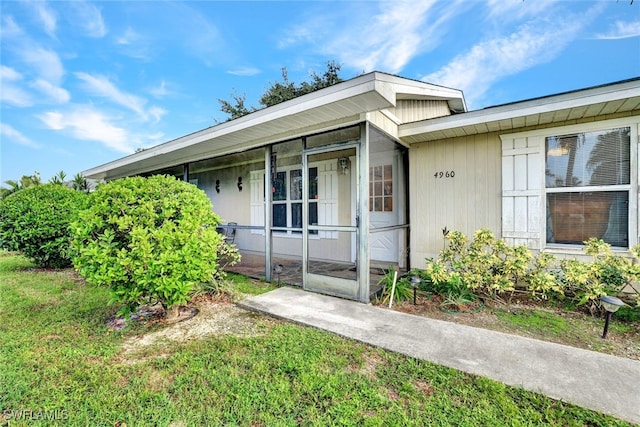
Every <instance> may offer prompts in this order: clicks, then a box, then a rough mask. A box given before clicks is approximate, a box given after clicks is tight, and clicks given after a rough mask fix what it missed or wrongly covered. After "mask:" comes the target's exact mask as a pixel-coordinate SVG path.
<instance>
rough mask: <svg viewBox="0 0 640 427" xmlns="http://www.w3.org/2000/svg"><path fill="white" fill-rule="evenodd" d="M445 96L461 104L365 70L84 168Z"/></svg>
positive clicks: (305, 128)
mask: <svg viewBox="0 0 640 427" xmlns="http://www.w3.org/2000/svg"><path fill="white" fill-rule="evenodd" d="M411 97H413V98H415V99H445V100H447V101H448V102H449V103H450V106H451V109H452V110H464V108H465V107H464V98H463V96H462V92H460V91H457V90H454V89H448V88H444V87H440V86H434V85H430V84H427V83H423V82H418V81H414V80H408V79H403V78H400V77H397V76H392V75H389V74H384V73H377V72H374V73H369V74H366V75H363V76H360V77H357V78H355V79H351V80H348V81H346V82H343V83H340V84H337V85H335V86H331V87H328V88H325V89H322V90H319V91H316V92H313V93H310V94H308V95H304V96H301V97H299V98H295V99H293V100H290V101H286V102H283V103H281V104H278V105H275V106H273V107H269V108H265V109H263V110H259V111H256V112H254V113H252V114H248V115H246V116H244V117H241V118H239V119H236V120H232V121H228V122H225V123H222V124H219V125H217V126H213V127H210V128H207V129H204V130H201V131H199V132H196V133H193V134H190V135H186V136H183V137H180V138H178V139H175V140H172V141H169V142H166V143H164V144H161V145H158V146H156V147H153V148H150V149H148V150H145V151H142V152H138V153H135V154H132V155H130V156H127V157H124V158H121V159H118V160H115V161H112V162H110V163H106V164H104V165H101V166H97V167H95V168H92V169H89V170H87V171H85V172H84V173H83V174H84V175H85V176H86V177H88V178H93V179H115V178H120V177H124V176H129V175H134V174H139V173H144V172H150V171H154V170H158V169H162V168H166V167H170V166H175V165H179V164H183V163H187V162H192V161H196V160H201V159H204V158H210V157H217V156H222V155H225V154H230V153H235V152H241V151H246V150H250V149H253V148H258V147H261V146H264V145H266V144H269V143H272V142H277V141H283V140H286V139H292V138H296V137H300V136H302V135H306V134H310V133H314V132H318V131H322V130H325V129H330V128H336V127H340V126H346V125H349V124H353V123H357V122H359V121H361V120H362V114H364V113H367V112H371V111H377V110H381V109H384V108H389V107H392V106H395V104H396V100H397V99H404V98H411Z"/></svg>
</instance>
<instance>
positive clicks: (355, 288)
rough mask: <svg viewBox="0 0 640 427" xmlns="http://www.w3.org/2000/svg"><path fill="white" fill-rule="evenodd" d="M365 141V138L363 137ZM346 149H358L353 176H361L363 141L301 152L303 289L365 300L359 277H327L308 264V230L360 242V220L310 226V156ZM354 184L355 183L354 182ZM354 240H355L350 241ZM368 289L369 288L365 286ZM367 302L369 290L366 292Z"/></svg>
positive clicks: (358, 193) (358, 266)
mask: <svg viewBox="0 0 640 427" xmlns="http://www.w3.org/2000/svg"><path fill="white" fill-rule="evenodd" d="M361 139H362V137H361ZM345 149H355V152H356V154H355V159H356V161H355V162H354V163H355V164H354V163H352V165H351V168H352V173H355V174H356V175H357V176H360V173H359V172H360V167H359V162H358V159H359V158H360V151H361V143H360V142H347V143H339V144H331V145H327V146H322V147H314V148H309V149H307V148H303V151H302V182H303V183H304V184H303V194H302V288H303V289H304V290H308V291H313V292H319V293H323V294H327V295H334V296H340V297H343V298H349V299H354V300H361V301H362V295H363V292H362V286H366V285H368V281H367V282H366V283H362V280H360V275H359V274H358V273H356V279H355V280H351V279H345V278H339V277H331V276H325V275H321V274H315V273H310V272H309V269H308V265H309V231H317V232H320V231H325V232H349V233H353V234H355V236H356V237H355V241H356V242H359V241H360V236H361V235H362V233H361V227H360V224H359V221H358V220H357V216H356V221H355V224H353V221H352V224H351V225H348V226H347V225H335V224H323V225H318V224H316V225H310V224H309V157H310V156H312V155H316V154H323V153H331V152H336V151H343V150H345ZM351 181H352V182H353V180H351ZM355 195H356V205H359V204H360V203H359V201H360V198H361V195H360V191H359V185H358V179H356V191H355ZM349 241H350V242H351V241H353V239H349ZM355 265H356V270H357V272H358V271H359V270H360V268H361V266H360V265H359V258H358V257H357V256H356V259H355ZM366 287H367V288H368V286H366ZM367 299H368V289H367Z"/></svg>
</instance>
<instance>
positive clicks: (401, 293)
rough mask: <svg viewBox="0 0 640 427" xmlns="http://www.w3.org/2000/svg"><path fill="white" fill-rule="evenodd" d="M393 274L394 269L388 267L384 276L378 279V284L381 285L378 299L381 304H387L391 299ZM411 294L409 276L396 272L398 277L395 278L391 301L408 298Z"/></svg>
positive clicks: (411, 288) (411, 287)
mask: <svg viewBox="0 0 640 427" xmlns="http://www.w3.org/2000/svg"><path fill="white" fill-rule="evenodd" d="M394 274H395V270H394V269H393V268H391V267H389V269H388V270H387V271H385V273H384V276H383V277H382V278H381V279H380V280H379V281H378V285H379V286H380V287H381V289H380V297H379V300H380V302H381V303H382V304H388V303H389V300H390V299H391V290H392V288H393V276H394ZM412 295H413V286H412V285H411V282H410V281H409V278H408V277H406V276H402V277H401V276H400V273H398V277H397V278H396V287H395V290H394V292H393V302H401V301H406V300H409V299H411V298H412Z"/></svg>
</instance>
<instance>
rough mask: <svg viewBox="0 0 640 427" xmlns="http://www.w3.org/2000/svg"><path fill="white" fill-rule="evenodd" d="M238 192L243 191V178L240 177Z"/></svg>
mask: <svg viewBox="0 0 640 427" xmlns="http://www.w3.org/2000/svg"><path fill="white" fill-rule="evenodd" d="M238 191H242V177H241V176H239V177H238Z"/></svg>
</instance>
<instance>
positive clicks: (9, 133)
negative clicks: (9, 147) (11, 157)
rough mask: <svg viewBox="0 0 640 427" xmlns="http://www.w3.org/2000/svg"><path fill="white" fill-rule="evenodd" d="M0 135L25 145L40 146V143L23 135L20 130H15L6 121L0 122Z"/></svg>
mask: <svg viewBox="0 0 640 427" xmlns="http://www.w3.org/2000/svg"><path fill="white" fill-rule="evenodd" d="M0 135H3V136H4V137H5V138H7V139H9V140H12V141H15V142H17V143H18V144H20V145H24V146H26V147H31V148H42V146H41V145H40V144H36V143H35V142H33V141H32V140H30V139H29V138H27V137H26V136H24V135H23V134H22V132H20V131H18V130H16V129H15V128H14V127H13V126H11V125H8V124H6V123H0Z"/></svg>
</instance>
